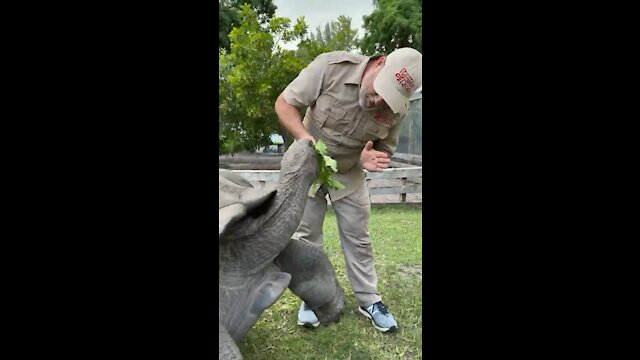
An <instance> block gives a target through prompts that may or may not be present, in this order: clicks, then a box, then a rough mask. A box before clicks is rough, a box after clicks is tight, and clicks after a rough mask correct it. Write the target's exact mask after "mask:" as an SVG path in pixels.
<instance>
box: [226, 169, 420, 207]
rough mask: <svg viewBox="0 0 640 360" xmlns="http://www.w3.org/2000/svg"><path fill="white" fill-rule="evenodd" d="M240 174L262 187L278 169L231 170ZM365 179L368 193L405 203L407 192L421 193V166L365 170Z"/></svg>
mask: <svg viewBox="0 0 640 360" xmlns="http://www.w3.org/2000/svg"><path fill="white" fill-rule="evenodd" d="M231 171H232V172H234V173H236V174H238V175H240V176H242V177H243V178H245V179H246V180H247V181H249V182H254V183H258V187H264V186H265V185H266V183H274V182H277V181H278V178H279V177H280V170H231ZM364 173H365V179H366V182H367V187H368V188H369V194H370V195H394V194H397V195H399V196H400V202H402V203H405V202H406V200H407V194H415V193H422V166H412V167H403V168H390V169H384V170H383V171H381V172H369V171H366V170H365V172H364ZM394 180H399V182H400V184H391V185H389V184H386V185H383V186H373V185H376V183H381V182H387V183H388V182H394Z"/></svg>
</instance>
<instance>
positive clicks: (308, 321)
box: [298, 301, 320, 328]
mask: <svg viewBox="0 0 640 360" xmlns="http://www.w3.org/2000/svg"><path fill="white" fill-rule="evenodd" d="M298 325H300V326H304V327H306V328H317V327H318V325H320V320H318V317H317V316H316V314H315V313H314V312H313V310H311V309H309V307H308V306H307V304H305V303H304V301H303V302H302V304H300V310H298Z"/></svg>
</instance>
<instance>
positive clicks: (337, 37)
mask: <svg viewBox="0 0 640 360" xmlns="http://www.w3.org/2000/svg"><path fill="white" fill-rule="evenodd" d="M316 34H317V35H316V37H315V38H314V36H313V33H310V34H309V40H311V41H317V42H318V43H319V44H321V45H326V51H337V50H343V51H352V50H354V49H356V48H357V47H358V30H356V29H352V28H351V18H350V17H347V16H344V15H340V16H338V20H337V21H336V20H333V21H330V22H328V23H326V24H325V27H324V36H323V35H322V32H321V31H320V27H319V26H318V27H316Z"/></svg>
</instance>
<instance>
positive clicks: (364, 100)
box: [358, 88, 376, 111]
mask: <svg viewBox="0 0 640 360" xmlns="http://www.w3.org/2000/svg"><path fill="white" fill-rule="evenodd" d="M365 92H366V90H365V89H362V88H361V89H360V94H359V96H358V105H360V107H361V108H362V110H364V111H375V110H376V109H375V108H374V107H373V105H374V104H373V102H372V101H371V100H370V99H369V97H367V95H366V93H365Z"/></svg>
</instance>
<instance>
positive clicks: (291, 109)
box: [275, 54, 327, 142]
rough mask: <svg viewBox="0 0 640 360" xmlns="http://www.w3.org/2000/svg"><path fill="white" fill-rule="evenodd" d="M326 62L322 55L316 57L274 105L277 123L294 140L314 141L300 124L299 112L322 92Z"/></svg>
mask: <svg viewBox="0 0 640 360" xmlns="http://www.w3.org/2000/svg"><path fill="white" fill-rule="evenodd" d="M326 65H327V60H326V59H325V56H324V54H322V55H318V57H316V58H315V59H314V60H313V61H312V62H311V63H310V64H309V65H308V66H307V67H306V68H304V69H303V70H302V71H301V72H300V74H299V75H298V76H297V77H296V78H295V79H294V80H293V81H292V82H291V83H290V84H289V85H287V87H286V88H285V89H284V90H283V91H282V93H281V94H280V96H278V99H277V100H276V103H275V111H276V114H277V115H278V121H279V122H280V124H282V126H284V128H285V129H287V131H288V132H289V133H290V134H291V136H293V137H294V138H295V139H296V140H299V139H304V138H306V139H310V140H311V141H313V142H315V139H314V138H313V137H312V136H311V135H310V134H309V132H308V131H307V129H305V128H304V125H303V124H302V118H301V117H300V110H301V109H303V108H304V107H306V106H309V105H311V104H314V103H315V101H316V99H318V97H319V96H320V93H321V92H322V82H323V80H324V71H325V67H326Z"/></svg>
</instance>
